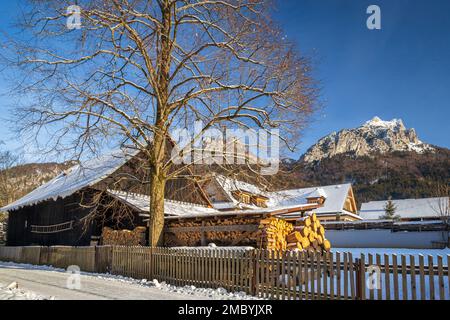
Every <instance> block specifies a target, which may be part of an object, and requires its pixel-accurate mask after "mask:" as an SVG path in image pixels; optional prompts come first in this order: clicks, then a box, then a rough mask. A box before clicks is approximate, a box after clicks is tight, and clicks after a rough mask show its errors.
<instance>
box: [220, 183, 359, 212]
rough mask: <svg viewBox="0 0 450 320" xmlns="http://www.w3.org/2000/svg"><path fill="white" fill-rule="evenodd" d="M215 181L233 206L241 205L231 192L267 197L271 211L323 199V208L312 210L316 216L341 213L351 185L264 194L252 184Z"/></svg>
mask: <svg viewBox="0 0 450 320" xmlns="http://www.w3.org/2000/svg"><path fill="white" fill-rule="evenodd" d="M216 181H217V182H218V183H219V185H220V186H221V187H222V188H223V190H224V192H225V193H226V194H227V196H228V198H229V199H230V203H233V204H234V205H235V206H239V205H241V204H240V203H239V202H238V201H237V200H236V199H235V198H234V197H233V195H232V192H233V191H236V190H240V191H248V192H250V193H252V194H258V195H262V196H265V197H267V198H268V199H269V200H268V201H267V209H271V210H278V209H280V210H282V209H285V208H293V207H296V206H298V207H301V206H303V205H307V204H308V198H317V197H324V198H325V199H326V200H325V202H324V204H323V206H321V207H319V208H317V209H314V212H316V214H325V213H337V212H343V208H344V204H345V200H346V199H347V195H348V193H349V191H350V188H351V184H350V183H346V184H338V185H330V186H320V187H310V188H301V189H294V190H284V191H276V192H265V191H263V190H261V189H260V188H258V187H257V186H255V185H253V184H250V183H247V182H242V181H239V180H235V179H231V178H227V177H224V176H216ZM219 204H220V206H224V204H223V202H220V203H219ZM213 206H214V207H216V208H217V209H220V208H219V207H218V206H216V204H215V203H213ZM245 206H246V207H249V208H250V209H258V207H256V206H252V205H245Z"/></svg>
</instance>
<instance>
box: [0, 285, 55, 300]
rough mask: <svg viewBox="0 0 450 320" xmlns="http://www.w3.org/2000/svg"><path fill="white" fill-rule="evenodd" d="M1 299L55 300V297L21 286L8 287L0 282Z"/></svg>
mask: <svg viewBox="0 0 450 320" xmlns="http://www.w3.org/2000/svg"><path fill="white" fill-rule="evenodd" d="M0 300H54V297H44V296H41V295H39V294H37V293H34V292H32V291H27V290H22V289H20V288H8V286H7V285H3V284H1V283H0Z"/></svg>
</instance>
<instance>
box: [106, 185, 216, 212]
mask: <svg viewBox="0 0 450 320" xmlns="http://www.w3.org/2000/svg"><path fill="white" fill-rule="evenodd" d="M108 193H109V194H110V195H112V196H113V197H115V198H116V199H119V200H121V201H122V202H124V203H126V204H128V205H130V206H131V207H133V208H135V209H137V210H138V211H142V212H149V211H150V197H149V196H147V195H143V194H137V193H130V192H123V191H117V190H108ZM217 213H219V211H218V210H216V209H213V208H209V207H207V206H202V205H199V204H194V203H188V202H181V201H173V200H167V199H165V200H164V214H165V215H166V216H185V215H195V216H203V215H211V214H217Z"/></svg>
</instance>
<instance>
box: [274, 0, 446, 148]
mask: <svg viewBox="0 0 450 320" xmlns="http://www.w3.org/2000/svg"><path fill="white" fill-rule="evenodd" d="M371 4H376V5H378V6H379V7H380V9H381V20H382V26H381V27H382V29H381V30H369V29H367V27H366V20H367V17H368V16H369V15H368V14H366V9H367V7H368V6H369V5H371ZM449 14H450V1H448V0H433V1H426V0H410V1H408V0H387V1H384V0H370V1H365V0H297V1H280V3H279V5H278V10H277V13H276V18H277V20H278V21H279V22H280V23H281V25H282V26H283V29H284V30H285V32H286V35H287V36H288V38H289V39H290V40H291V41H294V42H296V43H297V44H298V46H299V48H300V50H301V52H303V54H306V55H309V56H311V57H313V59H314V60H315V66H316V73H315V76H316V77H317V78H318V79H319V80H320V81H321V87H322V100H323V103H324V108H323V110H322V112H321V113H319V114H318V115H316V121H315V122H314V123H313V124H312V125H311V127H310V128H309V129H308V130H307V131H305V133H304V138H303V141H302V150H301V151H304V150H305V148H307V147H309V146H310V145H311V144H313V143H314V142H315V141H316V140H317V139H318V138H320V137H322V136H324V135H326V134H328V133H330V132H332V131H338V130H340V129H342V128H353V127H357V126H359V125H361V124H362V123H364V122H365V121H367V120H369V119H371V118H373V117H374V116H375V115H377V116H379V117H381V118H382V119H385V120H387V119H392V118H401V119H403V121H404V123H405V125H406V126H407V127H413V128H415V129H416V130H417V133H418V135H419V138H420V139H422V140H423V141H425V142H429V143H432V144H436V145H440V146H444V147H447V148H448V147H450V143H449V137H450V134H449V132H450V131H449V128H448V119H449V117H450V19H449V18H448V15H449Z"/></svg>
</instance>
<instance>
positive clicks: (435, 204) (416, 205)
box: [360, 197, 449, 220]
mask: <svg viewBox="0 0 450 320" xmlns="http://www.w3.org/2000/svg"><path fill="white" fill-rule="evenodd" d="M448 199H449V198H448V197H441V198H423V199H404V200H392V202H393V203H394V205H395V207H396V210H395V215H399V216H400V217H401V218H403V219H420V218H438V217H439V216H440V214H439V212H440V209H439V208H440V207H441V206H442V205H443V204H445V201H447V206H448V201H449V200H448ZM386 203H387V200H384V201H370V202H366V203H363V204H362V205H361V210H360V216H361V218H363V219H365V220H377V219H380V216H383V215H384V214H385V210H384V207H385V206H386Z"/></svg>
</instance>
